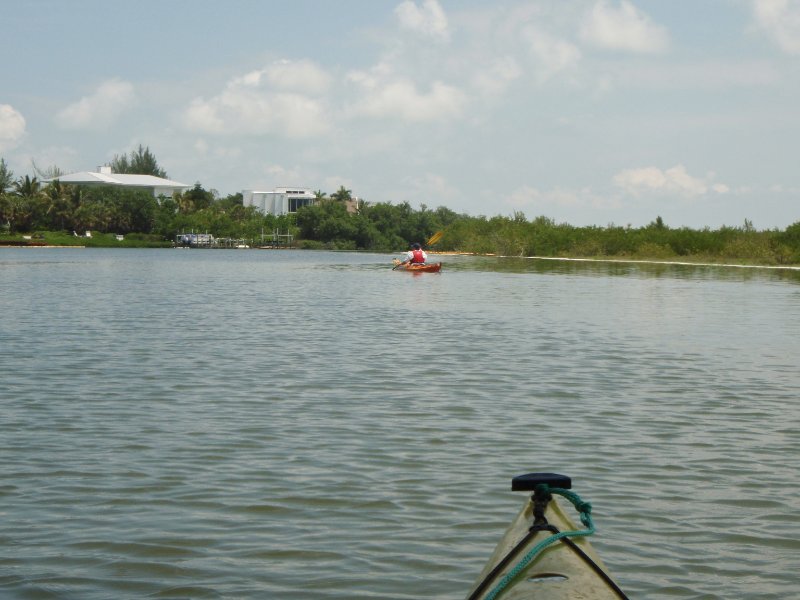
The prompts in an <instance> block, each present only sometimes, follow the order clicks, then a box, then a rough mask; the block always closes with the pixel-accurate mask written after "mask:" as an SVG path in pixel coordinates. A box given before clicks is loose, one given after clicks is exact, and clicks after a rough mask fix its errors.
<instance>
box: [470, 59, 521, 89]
mask: <svg viewBox="0 0 800 600" xmlns="http://www.w3.org/2000/svg"><path fill="white" fill-rule="evenodd" d="M521 75H522V69H521V68H520V66H519V64H517V61H516V60H514V57H512V56H503V57H500V58H497V59H495V60H494V61H493V62H492V63H491V64H489V65H488V66H486V67H485V68H482V69H480V68H479V70H478V71H476V73H475V74H474V75H473V77H472V83H473V85H474V86H475V87H476V88H478V89H479V90H481V91H482V92H483V93H485V94H489V95H496V94H500V93H502V92H504V91H505V90H506V89H507V88H508V86H509V84H511V83H512V82H513V81H515V80H517V79H519V78H520V76H521Z"/></svg>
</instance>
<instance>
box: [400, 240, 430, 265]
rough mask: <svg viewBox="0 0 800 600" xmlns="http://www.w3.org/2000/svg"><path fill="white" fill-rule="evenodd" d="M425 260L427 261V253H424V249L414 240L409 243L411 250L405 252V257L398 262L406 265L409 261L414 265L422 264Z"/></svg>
mask: <svg viewBox="0 0 800 600" xmlns="http://www.w3.org/2000/svg"><path fill="white" fill-rule="evenodd" d="M426 262H428V255H427V254H426V253H425V250H423V249H422V246H420V245H419V244H417V243H416V242H415V243H413V244H411V250H409V251H408V252H407V253H406V259H405V260H404V261H403V262H401V263H400V264H401V265H407V264H409V263H411V264H414V265H424V264H425V263H426Z"/></svg>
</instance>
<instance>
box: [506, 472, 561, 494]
mask: <svg viewBox="0 0 800 600" xmlns="http://www.w3.org/2000/svg"><path fill="white" fill-rule="evenodd" d="M540 483H546V484H547V485H549V486H550V487H555V488H563V489H565V490H568V489H570V488H572V479H570V478H569V477H567V476H566V475H559V474H558V473H528V474H527V475H517V476H516V477H514V478H513V479H512V480H511V491H512V492H532V491H533V490H534V489H536V486H537V485H539V484H540Z"/></svg>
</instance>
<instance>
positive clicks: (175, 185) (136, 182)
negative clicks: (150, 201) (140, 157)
mask: <svg viewBox="0 0 800 600" xmlns="http://www.w3.org/2000/svg"><path fill="white" fill-rule="evenodd" d="M55 180H58V181H60V182H61V183H71V184H74V185H91V184H93V183H99V184H105V185H120V186H125V187H144V188H169V189H176V190H178V189H189V188H190V187H192V186H190V185H186V184H185V183H181V182H179V181H173V180H171V179H164V178H163V177H155V176H154V175H129V174H127V173H96V172H94V171H81V172H80V173H70V174H69V175H61V176H60V177H53V178H51V179H48V180H46V181H55Z"/></svg>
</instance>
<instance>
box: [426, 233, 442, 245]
mask: <svg viewBox="0 0 800 600" xmlns="http://www.w3.org/2000/svg"><path fill="white" fill-rule="evenodd" d="M443 235H444V231H437V232H436V233H434V234H433V235H432V236H431V237H430V238H428V243H427V244H425V245H426V246H433V245H434V244H435V243H436V242H438V241H439V240H440V239H442V236H443Z"/></svg>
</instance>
